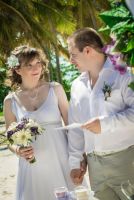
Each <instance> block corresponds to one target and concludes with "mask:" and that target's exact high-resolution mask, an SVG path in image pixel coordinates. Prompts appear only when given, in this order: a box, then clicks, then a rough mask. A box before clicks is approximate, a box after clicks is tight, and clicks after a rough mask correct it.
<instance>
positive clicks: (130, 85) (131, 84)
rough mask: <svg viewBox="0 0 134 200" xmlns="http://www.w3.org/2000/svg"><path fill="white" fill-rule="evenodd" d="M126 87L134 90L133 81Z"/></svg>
mask: <svg viewBox="0 0 134 200" xmlns="http://www.w3.org/2000/svg"><path fill="white" fill-rule="evenodd" d="M128 87H130V88H131V89H132V90H134V81H133V82H131V83H130V84H129V85H128Z"/></svg>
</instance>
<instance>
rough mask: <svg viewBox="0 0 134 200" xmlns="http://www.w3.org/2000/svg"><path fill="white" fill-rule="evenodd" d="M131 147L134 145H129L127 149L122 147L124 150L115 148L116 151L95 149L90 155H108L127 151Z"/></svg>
mask: <svg viewBox="0 0 134 200" xmlns="http://www.w3.org/2000/svg"><path fill="white" fill-rule="evenodd" d="M130 148H134V145H132V146H130V147H127V148H125V149H122V150H115V151H102V152H101V151H93V152H91V153H89V154H88V155H89V156H93V155H95V156H107V155H112V154H115V153H120V152H123V151H126V150H127V149H130Z"/></svg>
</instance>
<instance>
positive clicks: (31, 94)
mask: <svg viewBox="0 0 134 200" xmlns="http://www.w3.org/2000/svg"><path fill="white" fill-rule="evenodd" d="M21 90H22V91H23V92H24V93H25V94H26V95H27V97H28V98H29V100H30V101H33V102H34V101H36V100H37V98H38V94H39V87H38V86H37V87H36V88H34V89H31V90H28V89H25V88H23V87H21Z"/></svg>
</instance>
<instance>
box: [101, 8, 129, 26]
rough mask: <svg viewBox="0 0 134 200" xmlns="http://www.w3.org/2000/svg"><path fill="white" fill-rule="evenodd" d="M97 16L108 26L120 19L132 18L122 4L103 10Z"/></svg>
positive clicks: (118, 21)
mask: <svg viewBox="0 0 134 200" xmlns="http://www.w3.org/2000/svg"><path fill="white" fill-rule="evenodd" d="M99 16H100V17H101V19H102V20H103V21H104V22H105V23H106V24H107V25H108V26H109V27H110V28H112V27H113V26H114V25H116V24H117V23H120V22H121V21H126V20H128V19H131V18H132V17H130V12H129V11H128V10H127V9H126V8H125V7H124V6H119V7H118V8H113V9H112V10H109V11H105V12H103V13H101V14H100V15H99Z"/></svg>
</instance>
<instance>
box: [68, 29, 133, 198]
mask: <svg viewBox="0 0 134 200" xmlns="http://www.w3.org/2000/svg"><path fill="white" fill-rule="evenodd" d="M102 48H103V42H102V40H101V38H100V36H99V35H98V33H97V32H96V31H95V30H94V29H91V28H83V29H80V30H78V31H76V32H75V33H74V34H73V35H71V36H70V37H69V38H68V49H69V54H70V61H71V63H73V64H75V66H76V67H77V68H78V70H79V71H80V72H81V75H80V76H79V77H78V78H77V79H76V80H75V81H74V82H73V84H72V88H71V100H70V109H69V123H82V124H83V126H82V128H75V129H72V130H70V131H69V133H68V141H69V162H70V167H71V178H72V180H73V182H74V183H75V184H80V183H81V180H82V175H83V174H82V169H81V166H80V162H81V161H82V158H83V157H82V155H83V153H84V151H86V153H87V162H88V169H89V178H90V184H91V188H92V190H94V191H95V195H96V197H98V198H99V199H100V200H119V199H121V200H124V199H126V198H125V196H124V195H123V193H122V191H121V183H123V182H124V181H127V180H130V182H132V183H133V184H134V91H132V90H131V89H130V88H129V87H128V84H129V83H130V82H131V81H132V80H131V75H130V74H128V73H125V74H124V75H121V74H120V72H119V71H117V70H115V66H113V65H112V63H111V61H110V59H109V58H108V57H107V56H106V55H105V54H104V53H103V52H102Z"/></svg>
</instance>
